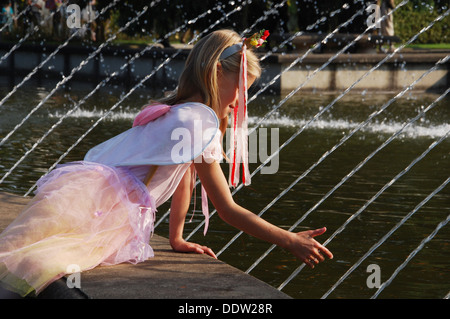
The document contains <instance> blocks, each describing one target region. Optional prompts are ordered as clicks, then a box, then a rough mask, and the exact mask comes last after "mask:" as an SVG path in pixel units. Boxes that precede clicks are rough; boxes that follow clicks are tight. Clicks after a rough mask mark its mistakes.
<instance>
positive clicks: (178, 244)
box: [170, 239, 217, 259]
mask: <svg viewBox="0 0 450 319" xmlns="http://www.w3.org/2000/svg"><path fill="white" fill-rule="evenodd" d="M170 245H171V246H172V249H173V250H175V251H177V252H180V253H196V254H207V255H209V256H211V257H213V258H215V259H217V257H216V255H215V254H214V252H213V251H212V250H211V249H210V248H208V247H206V246H201V245H199V244H196V243H191V242H188V241H185V240H182V239H181V240H177V241H175V242H173V243H172V242H171V243H170Z"/></svg>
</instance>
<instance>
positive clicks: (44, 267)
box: [0, 30, 332, 296]
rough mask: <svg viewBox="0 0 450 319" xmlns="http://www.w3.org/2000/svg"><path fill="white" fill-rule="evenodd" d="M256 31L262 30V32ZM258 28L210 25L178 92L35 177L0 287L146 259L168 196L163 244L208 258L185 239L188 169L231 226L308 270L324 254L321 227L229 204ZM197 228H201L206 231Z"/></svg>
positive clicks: (24, 289)
mask: <svg viewBox="0 0 450 319" xmlns="http://www.w3.org/2000/svg"><path fill="white" fill-rule="evenodd" d="M261 36H262V37H261ZM266 36H267V33H266V34H262V33H261V34H259V35H256V36H255V37H253V38H251V39H249V40H252V41H249V40H246V41H245V42H243V41H242V39H241V38H240V37H239V35H238V34H237V33H235V32H233V31H229V30H220V31H215V32H213V33H211V34H209V35H208V36H206V37H204V38H203V39H202V40H200V41H199V42H198V43H197V44H196V45H195V47H194V48H193V49H192V51H191V53H190V55H189V57H188V59H187V61H186V66H185V69H184V71H183V73H182V75H181V77H180V81H179V85H178V87H177V90H176V91H175V92H174V93H173V94H172V95H170V96H168V97H166V98H164V99H163V100H161V101H160V102H159V103H154V104H152V105H149V106H147V107H146V108H144V109H143V110H142V111H141V112H140V113H139V115H138V116H137V117H136V119H135V121H134V123H133V128H131V129H129V130H127V131H126V132H123V133H122V134H119V135H118V136H116V137H114V138H112V139H110V140H108V141H106V142H104V143H102V144H100V145H98V146H96V147H94V148H93V149H91V150H90V151H89V152H88V153H87V154H86V157H85V159H84V161H82V162H75V163H69V164H66V165H62V166H60V167H58V168H57V169H55V170H53V171H52V172H51V173H50V174H48V175H47V176H45V177H43V178H41V180H39V182H38V189H37V191H36V195H35V197H34V198H33V199H32V200H31V202H30V204H29V205H28V206H27V208H26V209H25V210H24V211H23V212H22V213H21V214H20V215H19V217H18V218H17V219H16V220H15V221H14V222H13V223H12V224H11V225H9V226H8V227H7V228H6V229H5V230H4V232H3V233H2V234H0V242H1V245H0V284H1V285H2V286H3V287H4V288H7V289H8V290H12V291H14V292H16V293H19V294H21V295H22V296H24V295H27V294H29V293H30V292H33V291H35V292H36V293H39V292H40V291H42V290H43V289H44V288H45V287H47V286H48V285H49V284H50V283H52V282H53V281H55V280H57V279H58V278H60V277H62V276H64V275H65V274H66V273H68V272H69V270H68V267H69V266H70V267H73V265H77V267H78V268H79V269H81V270H82V271H84V270H88V269H91V268H94V267H96V266H98V265H112V264H118V263H122V262H131V263H137V262H142V261H145V260H146V259H147V258H149V257H152V256H153V251H152V249H151V246H150V245H149V240H150V236H151V233H152V231H153V222H154V213H155V211H156V208H157V207H158V206H159V205H161V204H162V203H164V202H165V201H167V200H168V199H169V198H170V197H172V201H171V208H170V232H169V233H170V234H169V237H170V238H169V240H170V244H171V246H172V247H173V249H174V250H175V251H179V252H195V253H200V254H208V255H210V256H212V257H214V258H215V257H216V256H215V255H214V252H213V251H212V250H211V249H210V248H208V247H205V246H202V245H199V244H196V243H191V242H187V241H185V240H184V239H183V236H182V235H183V225H184V221H185V218H186V214H187V211H188V208H189V204H190V199H191V197H192V191H193V185H194V182H195V179H196V175H198V177H199V178H200V181H201V184H202V208H203V212H204V214H205V218H206V221H208V207H207V200H208V199H207V196H208V198H209V200H210V201H211V202H212V204H213V205H214V207H216V209H217V212H218V214H219V216H220V217H221V218H222V219H223V220H224V221H225V222H227V223H229V224H230V225H232V226H234V227H236V228H238V229H240V230H242V231H244V232H246V233H248V234H250V235H252V236H255V237H257V238H260V239H263V240H266V241H268V242H270V243H274V244H276V245H279V246H280V247H283V248H285V249H287V250H289V251H291V252H292V253H293V254H294V255H295V256H296V257H297V258H298V259H300V260H301V261H303V262H305V263H306V264H307V265H309V266H310V267H314V265H315V264H317V263H319V262H321V261H323V260H324V259H325V257H329V258H332V254H331V252H330V251H329V250H328V249H327V248H325V247H324V246H322V245H321V244H319V243H318V242H317V241H316V240H315V239H314V237H315V236H318V235H321V234H323V233H324V232H325V228H322V229H317V230H310V231H305V232H300V233H291V232H288V231H285V230H283V229H281V228H278V227H276V226H274V225H272V224H270V223H268V222H266V221H265V220H263V219H261V218H260V217H258V216H257V215H255V214H253V213H252V212H250V211H248V210H246V209H245V208H243V207H241V206H239V205H237V204H236V203H235V202H234V200H233V198H232V196H231V192H230V189H229V184H228V182H227V179H226V178H225V176H224V174H223V172H222V170H221V167H220V164H219V162H220V161H221V160H222V158H223V155H224V154H223V147H222V144H221V141H222V139H223V135H224V132H225V130H226V128H227V125H228V115H229V114H230V112H232V125H231V126H232V128H233V134H232V145H234V146H236V149H235V148H234V147H232V153H231V156H230V162H231V167H230V173H231V175H230V180H229V181H230V184H231V185H232V186H235V185H236V184H237V177H238V176H239V165H238V164H241V163H243V171H242V176H243V180H244V179H245V181H244V182H245V183H246V184H248V183H249V173H248V168H247V165H246V164H247V162H246V157H247V154H246V145H245V141H246V89H247V86H250V85H251V84H252V83H253V82H254V81H255V79H256V78H257V77H259V75H260V73H261V69H260V66H259V62H258V60H257V57H256V55H255V54H254V53H253V52H252V51H251V50H249V49H247V45H248V46H252V45H254V44H256V46H258V45H259V44H260V43H261V42H262V40H264V39H265V37H266ZM207 224H208V223H206V224H205V225H206V226H205V232H206V229H207Z"/></svg>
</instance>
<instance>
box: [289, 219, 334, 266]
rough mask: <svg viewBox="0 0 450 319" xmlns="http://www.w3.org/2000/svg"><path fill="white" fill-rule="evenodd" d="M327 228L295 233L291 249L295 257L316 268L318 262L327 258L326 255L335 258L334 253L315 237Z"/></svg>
mask: <svg viewBox="0 0 450 319" xmlns="http://www.w3.org/2000/svg"><path fill="white" fill-rule="evenodd" d="M326 230H327V229H326V228H325V227H323V228H319V229H316V230H307V231H304V232H300V233H296V234H293V241H292V244H291V245H290V247H289V249H290V251H291V252H292V253H293V254H294V256H295V257H297V258H298V259H300V260H301V261H303V262H304V263H305V264H306V265H308V266H309V267H311V268H314V266H315V265H316V264H318V263H319V262H322V261H324V260H325V257H324V255H325V256H326V257H328V258H330V259H332V258H333V254H332V253H331V252H330V251H329V250H328V249H327V248H326V247H325V246H323V245H322V244H320V243H319V242H317V241H316V240H315V239H314V237H316V236H319V235H322V234H323V233H325V232H326Z"/></svg>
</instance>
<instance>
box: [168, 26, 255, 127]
mask: <svg viewBox="0 0 450 319" xmlns="http://www.w3.org/2000/svg"><path fill="white" fill-rule="evenodd" d="M237 43H242V39H241V37H240V36H239V34H238V33H236V32H235V31H232V30H217V31H214V32H212V33H210V34H208V35H207V36H205V37H204V38H202V39H201V40H200V41H199V42H197V44H196V45H195V46H194V48H193V49H192V51H191V53H190V54H189V56H188V58H187V60H186V65H185V68H184V70H183V72H182V74H181V76H180V79H179V82H178V87H177V88H176V90H175V91H173V92H172V93H171V94H170V95H169V96H167V97H165V98H163V99H161V100H159V102H160V103H164V104H168V105H175V104H177V103H180V102H182V101H183V100H186V99H188V98H190V97H191V96H192V95H194V94H199V95H200V96H201V97H202V100H203V101H202V102H203V104H205V105H208V106H209V107H211V108H212V109H213V110H214V112H215V113H216V114H219V88H218V84H217V83H218V81H217V65H218V63H219V62H220V64H221V66H222V70H223V71H226V72H233V73H237V74H239V70H240V62H241V55H240V54H232V55H231V56H229V57H228V58H226V59H223V60H221V61H219V57H220V54H221V53H222V52H223V50H225V49H226V48H228V47H230V46H232V45H234V44H237ZM247 73H248V75H249V76H252V77H255V78H259V76H260V75H261V67H260V65H259V60H258V58H257V56H256V55H255V54H254V53H253V52H252V51H251V50H247ZM227 125H228V117H226V118H225V119H223V120H221V123H220V130H221V131H222V135H223V134H225V131H226V128H227Z"/></svg>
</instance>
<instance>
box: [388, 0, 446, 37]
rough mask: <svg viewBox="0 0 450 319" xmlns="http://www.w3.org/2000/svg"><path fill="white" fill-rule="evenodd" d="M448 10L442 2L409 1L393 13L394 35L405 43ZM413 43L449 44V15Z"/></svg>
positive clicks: (431, 0)
mask: <svg viewBox="0 0 450 319" xmlns="http://www.w3.org/2000/svg"><path fill="white" fill-rule="evenodd" d="M396 3H399V1H398V0H397V1H396ZM448 9H449V6H448V2H447V4H445V2H444V1H433V0H420V1H418V0H411V1H410V2H409V3H407V4H406V5H404V6H402V7H401V8H399V9H398V10H397V11H395V12H394V29H395V34H396V35H397V36H398V37H400V39H402V41H407V40H408V39H410V38H411V37H412V36H414V35H415V34H417V33H418V32H419V31H420V30H421V29H422V28H424V27H426V26H428V25H429V24H430V23H431V22H432V21H433V20H434V19H436V18H437V17H438V16H439V15H441V14H443V13H444V12H445V11H447V10H448ZM414 43H450V15H447V16H446V17H445V18H444V19H442V20H441V21H438V22H436V23H435V24H434V25H433V26H432V27H431V28H430V29H429V30H427V31H426V32H424V33H423V34H422V35H420V36H419V37H418V38H417V40H416V41H414Z"/></svg>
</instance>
